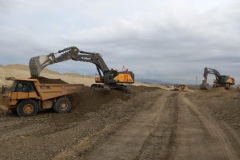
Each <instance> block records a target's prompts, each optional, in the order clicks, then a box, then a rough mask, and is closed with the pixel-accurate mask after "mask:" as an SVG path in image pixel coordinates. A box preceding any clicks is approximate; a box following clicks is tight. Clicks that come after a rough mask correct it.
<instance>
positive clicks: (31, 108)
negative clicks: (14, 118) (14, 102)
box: [17, 99, 38, 117]
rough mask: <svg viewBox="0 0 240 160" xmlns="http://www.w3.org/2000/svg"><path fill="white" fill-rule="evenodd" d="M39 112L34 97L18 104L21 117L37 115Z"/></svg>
mask: <svg viewBox="0 0 240 160" xmlns="http://www.w3.org/2000/svg"><path fill="white" fill-rule="evenodd" d="M37 113H38V104H37V102H36V101H34V100H32V99H26V100H24V101H22V102H20V103H19V104H18V106H17V114H18V115H19V116H21V117H27V116H35V115H36V114H37Z"/></svg>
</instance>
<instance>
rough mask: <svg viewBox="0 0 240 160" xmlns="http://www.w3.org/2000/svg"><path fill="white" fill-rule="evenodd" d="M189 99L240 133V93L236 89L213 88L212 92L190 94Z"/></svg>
mask: <svg viewBox="0 0 240 160" xmlns="http://www.w3.org/2000/svg"><path fill="white" fill-rule="evenodd" d="M188 97H189V98H190V99H191V100H193V101H194V102H196V103H197V104H198V105H199V106H201V107H204V108H207V109H208V110H209V111H210V113H211V115H212V116H213V117H215V118H216V119H218V120H221V121H224V122H226V123H228V124H229V125H230V126H231V127H233V128H234V129H236V130H237V131H238V132H239V133H240V123H239V122H240V107H239V104H240V92H238V91H237V90H236V89H235V88H231V89H229V90H226V89H224V88H223V87H219V88H213V89H212V90H210V91H199V92H195V93H191V94H188Z"/></svg>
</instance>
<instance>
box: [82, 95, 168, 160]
mask: <svg viewBox="0 0 240 160" xmlns="http://www.w3.org/2000/svg"><path fill="white" fill-rule="evenodd" d="M170 94H172V93H171V92H170V93H169V92H168V93H167V94H164V95H162V96H160V98H157V99H156V101H155V102H154V103H149V104H147V105H146V107H144V108H143V110H141V111H140V112H139V113H137V114H136V115H135V116H134V117H132V118H131V120H130V121H129V122H127V123H126V124H124V125H123V126H122V127H121V128H120V129H119V130H118V131H117V132H116V133H115V134H114V135H112V136H110V138H109V139H107V141H106V142H105V143H104V144H102V145H101V146H100V147H99V148H97V149H96V150H95V151H93V153H92V154H90V155H89V156H86V157H84V159H104V160H106V159H118V158H119V157H121V159H135V158H136V157H137V156H138V155H139V153H140V151H141V148H142V146H143V144H144V143H145V141H146V139H148V137H149V136H150V135H151V133H152V132H153V131H154V129H155V127H156V121H159V119H158V118H159V116H160V115H161V113H162V111H163V109H164V106H165V104H166V101H167V98H166V97H167V96H169V95H170ZM153 126H154V127H153Z"/></svg>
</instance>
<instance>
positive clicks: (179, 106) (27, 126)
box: [0, 77, 240, 160]
mask: <svg viewBox="0 0 240 160" xmlns="http://www.w3.org/2000/svg"><path fill="white" fill-rule="evenodd" d="M41 81H42V83H67V82H66V81H64V80H62V79H54V80H53V79H47V78H44V77H43V78H42V79H41ZM162 88H164V87H162V86H158V85H154V87H151V86H150V85H148V86H141V85H140V86H131V89H132V94H125V93H122V92H119V91H115V90H113V91H111V92H109V93H107V94H103V93H99V92H93V91H92V90H90V88H89V87H88V86H87V87H86V88H85V90H84V92H79V93H76V94H72V95H69V98H70V99H71V101H72V103H73V109H72V110H71V112H70V113H66V114H59V113H55V112H54V111H52V110H51V109H50V110H45V111H42V112H39V113H38V114H37V115H36V116H34V117H19V116H17V114H14V113H12V112H10V111H8V112H5V111H0V133H1V134H0V144H1V145H0V150H1V152H0V157H1V159H10V160H12V159H21V160H24V159H27V160H28V159H33V160H34V159H36V160H38V159H39V160H42V159H44V160H48V159H49V160H50V159H55V160H59V159H62V160H68V159H69V160H75V159H81V160H88V159H89V160H92V159H101V160H106V159H114V160H115V159H126V160H129V159H133V160H140V159H141V160H155V159H164V160H165V159H184V160H192V159H195V160H197V159H199V160H202V159H211V160H219V159H233V160H237V159H240V152H239V151H240V121H239V120H240V119H239V115H240V107H239V104H240V92H237V91H236V90H235V89H230V90H225V89H223V88H215V89H212V90H211V91H200V90H194V91H193V90H190V91H189V92H185V93H183V92H178V91H170V90H166V89H167V88H169V87H165V88H164V89H162ZM0 97H1V96H0ZM1 101H2V99H0V102H1Z"/></svg>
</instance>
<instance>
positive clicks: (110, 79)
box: [29, 46, 134, 93]
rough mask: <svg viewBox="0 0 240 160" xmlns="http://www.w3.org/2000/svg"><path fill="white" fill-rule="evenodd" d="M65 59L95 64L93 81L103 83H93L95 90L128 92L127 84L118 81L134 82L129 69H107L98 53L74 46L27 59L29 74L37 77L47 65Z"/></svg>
mask: <svg viewBox="0 0 240 160" xmlns="http://www.w3.org/2000/svg"><path fill="white" fill-rule="evenodd" d="M60 53H61V55H60V56H56V54H60ZM67 60H74V61H83V62H90V63H93V64H95V65H96V68H97V71H98V73H99V78H98V77H97V78H95V81H96V83H103V84H104V85H101V84H93V85H92V86H91V88H92V89H94V90H97V91H102V90H103V91H108V90H111V89H116V90H121V91H124V92H126V93H130V89H129V87H128V86H125V85H119V84H118V83H128V84H130V83H134V74H133V73H132V72H131V71H124V72H118V71H117V70H113V69H111V70H109V68H108V66H107V65H106V63H105V62H104V60H103V58H102V56H101V55H100V54H99V53H95V52H86V51H81V50H79V49H78V48H77V47H74V46H73V47H68V48H65V49H63V50H59V51H58V52H57V53H50V54H48V55H40V56H36V57H32V58H31V59H30V61H29V69H30V74H31V76H32V77H35V78H38V77H39V75H40V72H41V71H42V70H43V69H44V68H45V67H47V66H48V65H52V64H55V63H59V62H64V61H67Z"/></svg>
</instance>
